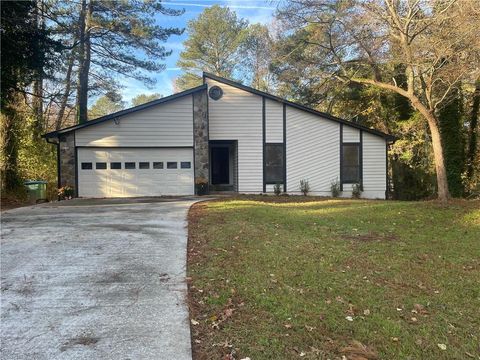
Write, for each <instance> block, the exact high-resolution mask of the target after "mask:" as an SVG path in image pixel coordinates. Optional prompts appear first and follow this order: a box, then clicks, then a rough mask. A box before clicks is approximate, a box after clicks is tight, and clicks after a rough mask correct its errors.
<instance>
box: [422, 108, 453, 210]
mask: <svg viewBox="0 0 480 360" xmlns="http://www.w3.org/2000/svg"><path fill="white" fill-rule="evenodd" d="M424 116H425V115H424ZM425 117H426V119H427V123H428V127H429V128H430V134H431V136H432V146H433V157H434V159H435V170H436V172H437V188H438V199H439V200H441V201H447V200H448V199H449V197H450V193H449V191H448V181H447V171H446V168H445V159H444V157H443V146H442V138H441V136H440V129H439V128H438V124H437V120H436V118H435V116H434V115H433V114H431V113H430V114H429V115H428V117H427V116H425Z"/></svg>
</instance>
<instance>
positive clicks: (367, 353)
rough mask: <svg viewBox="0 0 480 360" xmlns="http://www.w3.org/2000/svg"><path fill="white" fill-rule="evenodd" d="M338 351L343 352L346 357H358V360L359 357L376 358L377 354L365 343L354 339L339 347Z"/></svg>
mask: <svg viewBox="0 0 480 360" xmlns="http://www.w3.org/2000/svg"><path fill="white" fill-rule="evenodd" d="M340 352H341V353H343V354H345V355H346V358H347V359H359V360H360V359H362V360H375V359H378V355H377V353H376V352H375V351H374V350H373V349H369V348H368V347H367V346H366V345H364V344H362V343H361V342H360V341H356V340H354V341H352V342H351V343H350V345H349V346H346V347H344V348H342V349H340ZM345 355H344V356H345ZM342 359H343V357H342Z"/></svg>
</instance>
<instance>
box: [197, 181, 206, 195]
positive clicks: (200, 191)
mask: <svg viewBox="0 0 480 360" xmlns="http://www.w3.org/2000/svg"><path fill="white" fill-rule="evenodd" d="M195 188H196V191H197V195H205V194H207V193H208V181H207V179H205V178H203V177H197V178H196V179H195Z"/></svg>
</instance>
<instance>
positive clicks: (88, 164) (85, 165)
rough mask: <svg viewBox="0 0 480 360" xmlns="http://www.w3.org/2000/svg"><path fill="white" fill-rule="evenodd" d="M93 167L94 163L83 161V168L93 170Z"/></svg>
mask: <svg viewBox="0 0 480 360" xmlns="http://www.w3.org/2000/svg"><path fill="white" fill-rule="evenodd" d="M92 169H93V167H92V163H87V162H85V163H83V162H82V170H92Z"/></svg>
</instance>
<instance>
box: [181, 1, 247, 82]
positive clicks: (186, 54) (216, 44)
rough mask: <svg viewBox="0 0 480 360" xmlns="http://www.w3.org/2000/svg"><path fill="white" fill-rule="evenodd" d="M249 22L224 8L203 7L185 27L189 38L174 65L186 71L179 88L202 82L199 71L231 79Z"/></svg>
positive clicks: (216, 6)
mask: <svg viewBox="0 0 480 360" xmlns="http://www.w3.org/2000/svg"><path fill="white" fill-rule="evenodd" d="M247 26H248V22H247V21H246V20H244V19H239V18H238V17H237V14H236V13H235V12H234V11H232V10H230V9H229V8H226V7H221V6H218V5H214V6H212V7H210V8H206V9H205V10H204V11H203V12H202V13H201V14H200V16H199V17H198V18H197V19H194V20H191V21H190V22H189V23H188V25H187V33H188V39H187V40H186V41H185V42H184V43H183V44H184V46H185V50H184V51H183V52H182V53H181V54H180V60H179V61H178V63H177V65H178V66H179V67H181V68H182V70H183V71H184V72H185V74H184V75H182V76H181V77H179V78H178V79H177V81H176V86H177V88H178V89H180V90H183V89H188V88H191V87H194V86H197V85H199V84H200V83H201V73H202V71H207V72H211V73H213V74H215V75H219V76H223V77H230V78H231V77H233V73H234V70H235V69H236V68H238V67H239V63H240V58H241V54H240V51H239V49H240V46H241V45H242V43H243V41H244V40H245V37H246V35H247V32H246V29H247Z"/></svg>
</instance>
